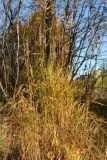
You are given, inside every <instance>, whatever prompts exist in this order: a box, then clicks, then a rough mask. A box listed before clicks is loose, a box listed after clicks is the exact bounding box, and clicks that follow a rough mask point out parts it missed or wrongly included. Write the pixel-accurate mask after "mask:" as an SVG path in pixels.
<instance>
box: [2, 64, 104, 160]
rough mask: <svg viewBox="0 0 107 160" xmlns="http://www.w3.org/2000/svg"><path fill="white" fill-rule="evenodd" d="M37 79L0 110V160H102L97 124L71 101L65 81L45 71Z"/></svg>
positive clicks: (64, 77)
mask: <svg viewBox="0 0 107 160" xmlns="http://www.w3.org/2000/svg"><path fill="white" fill-rule="evenodd" d="M34 76H35V77H36V75H34ZM38 76H39V78H37V77H36V78H35V80H33V81H31V82H29V83H27V84H26V85H24V84H23V85H22V86H20V87H19V88H18V89H17V90H16V92H15V94H14V96H13V98H12V99H10V100H9V101H8V103H6V105H5V106H1V114H2V119H3V125H0V139H1V140H0V141H1V142H0V152H1V153H2V156H3V158H4V157H5V159H6V158H7V159H9V158H10V159H22V160H85V159H86V160H105V159H106V157H105V152H104V149H105V144H104V135H103V133H104V132H103V129H102V126H103V121H102V120H101V119H98V118H97V117H96V116H95V115H94V114H92V113H90V112H89V111H88V107H87V106H86V105H85V104H83V105H80V104H79V103H78V102H77V101H75V100H74V93H75V86H74V85H73V83H71V84H70V83H69V78H68V76H67V75H64V74H62V72H61V70H57V71H53V70H52V68H51V67H49V68H47V69H46V70H45V71H44V72H43V73H41V74H40V75H39V74H38ZM7 141H8V143H7ZM6 144H7V145H6Z"/></svg>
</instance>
